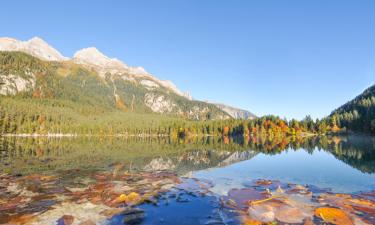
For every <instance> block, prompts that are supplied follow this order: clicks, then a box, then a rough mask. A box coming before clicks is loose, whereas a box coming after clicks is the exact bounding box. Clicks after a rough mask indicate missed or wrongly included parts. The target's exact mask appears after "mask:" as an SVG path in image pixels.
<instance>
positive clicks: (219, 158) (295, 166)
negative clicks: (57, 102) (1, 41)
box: [0, 136, 375, 224]
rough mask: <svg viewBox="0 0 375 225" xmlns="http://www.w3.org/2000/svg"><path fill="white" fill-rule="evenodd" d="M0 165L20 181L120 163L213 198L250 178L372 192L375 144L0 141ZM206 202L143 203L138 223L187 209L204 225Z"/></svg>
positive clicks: (362, 140) (344, 140) (348, 140)
mask: <svg viewBox="0 0 375 225" xmlns="http://www.w3.org/2000/svg"><path fill="white" fill-rule="evenodd" d="M0 162H1V164H0V171H1V173H2V174H4V173H7V174H17V175H18V176H23V175H27V174H36V173H37V174H59V173H60V172H61V171H66V170H71V169H77V168H79V169H80V170H82V171H85V173H86V174H87V173H90V171H98V170H100V171H102V170H104V171H105V170H110V169H112V168H113V165H115V164H117V163H122V164H123V165H125V168H126V169H127V170H129V171H137V170H142V171H156V170H158V171H159V170H166V171H172V172H175V173H177V174H178V175H179V176H181V177H194V178H199V179H201V180H204V181H209V183H210V184H212V186H210V190H211V191H212V192H213V193H215V194H217V195H218V196H220V195H226V194H227V192H228V191H229V190H230V189H232V188H241V187H245V186H246V185H247V184H249V183H250V182H251V181H252V180H254V179H269V180H278V181H281V182H286V183H287V182H290V183H296V184H309V185H314V186H317V187H320V188H327V189H330V190H332V191H334V192H340V193H354V192H360V191H369V190H374V189H375V139H374V138H372V137H365V136H346V137H330V138H327V137H324V138H310V139H304V140H259V139H248V140H243V139H238V140H229V139H212V138H211V139H193V140H175V141H173V140H169V139H134V138H132V139H123V138H114V139H100V138H62V139H43V138H39V139H32V138H1V139H0ZM205 198H208V199H207V200H204V199H203V200H202V199H194V198H193V199H191V197H190V200H189V204H187V205H178V204H169V203H168V204H164V205H165V206H164V207H161V206H158V207H157V208H154V207H153V206H142V207H143V208H144V209H145V210H146V211H147V212H148V216H147V217H146V218H147V219H146V220H145V221H143V224H157V223H160V224H168V223H169V222H168V221H175V220H176V219H178V218H183V217H184V216H183V215H181V214H173V213H171V212H173V211H176V210H177V211H181V210H182V211H186V210H190V211H189V213H188V215H190V216H188V215H186V214H185V217H186V216H188V217H186V218H191V219H192V221H190V220H186V221H185V222H186V223H187V224H193V223H195V222H196V221H199V222H200V223H202V221H203V223H204V221H207V220H208V219H209V218H201V217H200V216H199V215H200V214H202V213H201V212H205V213H204V214H205V215H208V214H210V213H211V214H212V212H213V211H215V210H217V208H218V206H217V204H216V205H215V204H214V203H212V199H210V198H209V197H205ZM209 202H211V203H209ZM184 207H185V208H187V209H185V208H184ZM208 212H210V213H208ZM169 214H171V215H169ZM152 215H159V217H163V215H165V218H162V219H161V220H158V221H154V219H155V218H156V217H153V216H152ZM167 215H168V216H167ZM212 217H215V215H212V216H211V217H210V218H212ZM118 221H119V218H118V217H114V218H113V220H112V222H111V223H112V224H117V222H118ZM194 221H195V222H194ZM232 222H233V221H232ZM169 224H170V223H169Z"/></svg>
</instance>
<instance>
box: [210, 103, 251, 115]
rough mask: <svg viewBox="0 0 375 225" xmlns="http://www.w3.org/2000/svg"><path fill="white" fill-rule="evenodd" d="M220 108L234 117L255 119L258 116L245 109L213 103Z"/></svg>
mask: <svg viewBox="0 0 375 225" xmlns="http://www.w3.org/2000/svg"><path fill="white" fill-rule="evenodd" d="M212 104H214V105H215V106H216V107H218V108H219V109H221V110H223V111H224V112H226V113H228V114H229V115H230V116H231V117H232V118H234V119H255V118H256V116H255V115H254V114H253V113H251V112H249V111H247V110H243V109H238V108H234V107H232V106H228V105H224V104H220V103H212Z"/></svg>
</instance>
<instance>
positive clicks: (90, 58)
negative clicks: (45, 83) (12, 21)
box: [0, 37, 249, 118]
mask: <svg viewBox="0 0 375 225" xmlns="http://www.w3.org/2000/svg"><path fill="white" fill-rule="evenodd" d="M0 51H11V52H14V51H21V52H25V53H27V54H30V55H32V56H34V57H37V58H39V59H41V60H45V61H51V62H64V63H65V62H71V63H74V64H79V65H82V66H84V67H85V68H87V69H88V70H94V71H96V72H97V73H98V75H99V76H100V77H101V78H102V79H103V80H105V79H107V78H108V75H109V74H110V76H111V78H110V79H109V80H113V78H114V77H119V78H121V79H123V80H124V81H125V80H126V81H130V82H133V83H138V84H140V85H142V86H143V87H145V88H146V89H147V90H149V91H154V90H157V89H160V88H162V89H166V91H167V94H170V93H173V94H176V95H178V96H181V97H183V98H185V99H187V100H189V101H193V97H192V96H191V95H190V94H189V93H188V92H183V91H181V90H180V89H179V88H178V87H177V86H176V85H175V84H174V83H173V82H172V81H168V80H160V79H158V78H157V77H155V76H153V75H152V74H150V73H148V72H147V71H146V70H145V69H144V68H143V67H139V66H138V67H132V66H128V65H127V64H126V63H124V62H122V61H121V60H119V59H117V58H110V57H108V56H106V55H105V54H103V53H102V52H100V51H99V50H98V49H97V48H95V47H88V48H83V49H80V50H78V51H77V52H75V54H74V55H73V57H72V58H68V57H65V56H63V55H62V54H61V53H60V52H59V51H58V50H56V49H55V48H53V47H51V46H50V45H49V44H48V43H47V42H45V41H44V40H43V39H41V38H39V37H34V38H32V39H30V40H28V41H19V40H17V39H14V38H0ZM9 77H11V76H10V75H9V76H8V78H9ZM9 79H11V80H12V82H13V83H16V84H15V87H16V88H13V89H12V91H10V92H9V90H10V89H9V88H7V87H6V88H4V87H3V88H2V89H0V94H2V95H4V94H6V93H8V92H9V93H12V94H15V90H17V91H24V90H26V89H27V87H29V88H30V87H34V86H35V85H34V83H35V79H31V80H29V81H25V80H21V79H18V78H16V77H13V78H9ZM9 79H5V78H4V76H3V80H5V83H6V84H7V85H6V86H8V87H9V85H10V83H9V82H10V80H9ZM3 82H4V81H3ZM112 83H113V81H112ZM113 88H114V89H116V87H113ZM5 89H7V91H5ZM113 93H114V96H115V98H116V99H118V100H119V99H120V97H119V96H118V94H116V90H115V91H114V92H113ZM146 97H147V98H148V100H146V101H145V102H147V103H148V105H149V108H151V109H154V110H152V111H154V112H159V113H160V112H163V111H170V110H169V109H168V110H161V109H160V107H162V106H160V103H156V105H155V101H157V102H158V101H159V102H160V101H163V100H164V99H165V97H161V96H153V95H147V96H146ZM116 101H117V100H116ZM209 104H210V103H209ZM167 105H171V104H167ZM172 105H173V104H172ZM215 106H216V107H217V108H218V109H219V110H222V111H223V112H225V113H227V114H228V115H230V116H231V117H232V118H247V116H245V117H241V116H238V115H248V113H249V112H248V111H245V110H240V109H236V108H234V107H229V108H230V109H231V110H228V107H225V108H224V109H223V107H221V108H220V107H219V106H218V105H215ZM234 109H236V110H237V112H236V113H233V110H234Z"/></svg>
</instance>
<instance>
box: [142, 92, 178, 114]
mask: <svg viewBox="0 0 375 225" xmlns="http://www.w3.org/2000/svg"><path fill="white" fill-rule="evenodd" d="M145 104H146V106H148V107H149V108H150V109H151V110H152V111H153V112H156V113H171V112H172V111H173V109H174V108H175V107H176V104H175V103H173V102H172V101H171V100H169V99H167V97H166V96H164V95H156V94H153V93H147V94H146V95H145Z"/></svg>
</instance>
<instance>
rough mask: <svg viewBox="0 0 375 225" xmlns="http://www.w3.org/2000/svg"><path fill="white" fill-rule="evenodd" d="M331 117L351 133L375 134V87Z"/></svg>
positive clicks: (336, 111)
mask: <svg viewBox="0 0 375 225" xmlns="http://www.w3.org/2000/svg"><path fill="white" fill-rule="evenodd" d="M330 117H331V118H333V119H334V120H337V124H338V126H340V127H345V128H346V129H347V130H349V131H354V132H365V133H372V134H375V85H373V86H371V87H369V88H368V89H366V90H365V91H364V92H363V93H362V94H360V95H358V96H357V97H356V98H354V99H353V100H351V101H349V102H348V103H346V104H344V105H343V106H341V107H340V108H338V109H336V110H334V111H333V112H332V114H331V115H330Z"/></svg>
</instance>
